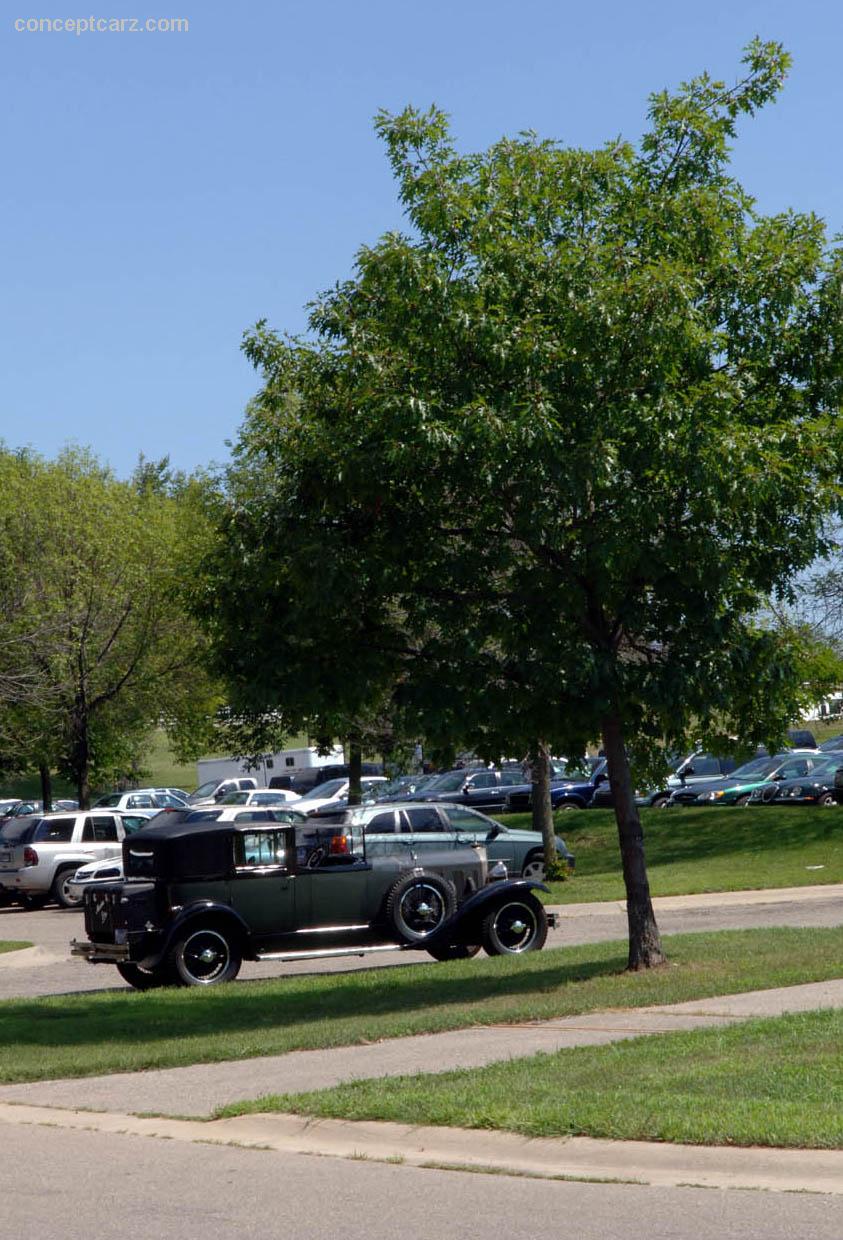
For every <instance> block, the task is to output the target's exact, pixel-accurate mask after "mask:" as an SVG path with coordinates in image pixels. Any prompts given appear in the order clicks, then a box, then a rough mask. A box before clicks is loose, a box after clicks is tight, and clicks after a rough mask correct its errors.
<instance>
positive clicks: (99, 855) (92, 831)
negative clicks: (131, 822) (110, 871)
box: [81, 813, 125, 861]
mask: <svg viewBox="0 0 843 1240" xmlns="http://www.w3.org/2000/svg"><path fill="white" fill-rule="evenodd" d="M124 834H125V833H124V831H123V824H122V823H121V822H120V821H119V820H118V819H117V818H116V817H115V815H114V814H96V813H91V814H87V815H86V817H85V821H84V822H83V824H82V832H81V843H82V846H83V848H84V850H85V852H86V853H89V854H90V855H91V857H95V858H96V860H97V861H100V860H102V859H104V858H105V857H119V856H120V855H121V853H122V851H123V846H122V841H123V838H124Z"/></svg>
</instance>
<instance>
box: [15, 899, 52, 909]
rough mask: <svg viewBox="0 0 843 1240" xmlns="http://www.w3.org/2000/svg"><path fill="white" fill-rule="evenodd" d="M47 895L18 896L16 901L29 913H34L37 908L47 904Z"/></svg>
mask: <svg viewBox="0 0 843 1240" xmlns="http://www.w3.org/2000/svg"><path fill="white" fill-rule="evenodd" d="M49 899H50V897H49V896H19V897H18V902H19V903H20V904H21V905H22V906H23V907H24V908H25V909H26V910H27V911H28V912H30V913H36V912H38V910H39V909H42V908H44V906H45V905H46V904H47V902H48V900H49Z"/></svg>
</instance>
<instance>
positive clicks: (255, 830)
mask: <svg viewBox="0 0 843 1240" xmlns="http://www.w3.org/2000/svg"><path fill="white" fill-rule="evenodd" d="M233 847H234V877H233V878H232V880H231V887H230V890H231V907H232V908H233V909H234V911H235V912H236V913H239V914H240V916H241V917H242V918H243V920H244V921H245V922H246V924H247V926H248V927H249V929H250V930H251V932H252V934H253V935H255V937H256V938H258V939H271V938H276V937H280V936H283V935H285V934H289V933H290V932H291V931H293V930H295V928H296V883H295V878H294V874H295V839H294V836H293V830H292V828H291V827H285V826H281V825H279V824H277V823H275V824H272V823H269V822H266V821H262V822H248V823H246V824H245V825H244V827H243V829H242V830H238V831H237V832H236V833H235V836H234V845H233Z"/></svg>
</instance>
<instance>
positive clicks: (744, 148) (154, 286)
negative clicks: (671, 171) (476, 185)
mask: <svg viewBox="0 0 843 1240" xmlns="http://www.w3.org/2000/svg"><path fill="white" fill-rule="evenodd" d="M3 8H4V14H3V16H2V18H0V58H1V60H0V69H2V82H3V86H2V90H3V91H4V93H5V98H4V100H3V109H2V114H3V124H4V127H5V133H4V135H3V144H2V150H3V154H4V163H5V174H4V176H3V179H2V189H0V194H2V198H3V217H4V226H3V229H2V242H0V246H2V249H1V250H0V258H1V259H2V279H3V287H4V293H5V296H4V298H3V303H2V310H0V314H2V325H1V326H0V348H2V360H0V374H2V390H0V438H2V439H3V440H5V442H6V443H7V444H8V445H11V446H20V445H24V444H29V445H31V446H33V447H34V448H36V449H38V450H39V451H41V452H43V453H45V454H47V455H52V454H54V453H55V452H57V451H58V450H59V449H60V447H61V446H62V444H63V443H65V442H67V441H75V442H77V443H82V444H89V445H90V446H92V447H93V448H94V449H95V450H96V451H97V452H98V453H99V455H100V456H101V457H103V458H104V459H105V460H107V461H109V462H111V464H112V465H113V466H114V467H115V469H116V470H117V471H118V472H119V473H121V474H125V473H127V472H128V471H129V470H130V469H131V468H132V465H133V464H134V462H135V460H136V458H137V455H138V453H139V452H140V451H143V452H144V453H145V454H146V455H147V456H161V455H163V454H165V453H169V454H170V455H171V457H172V459H173V461H174V463H175V464H177V465H178V466H180V467H183V468H188V469H189V468H193V467H194V466H197V465H202V464H205V463H207V462H208V461H210V460H222V459H224V458H225V456H226V449H225V440H226V439H227V438H230V437H232V436H233V435H235V434H236V431H237V427H238V425H239V423H240V420H241V416H242V411H243V407H244V405H245V403H246V401H247V400H248V398H249V396H250V394H251V393H252V392H253V391H254V389H255V386H256V380H255V376H254V374H253V372H252V371H251V370H250V368H249V367H248V365H247V364H246V362H245V360H244V359H243V358H242V356H241V354H240V352H239V344H240V338H241V335H242V332H243V330H244V329H245V328H246V327H247V326H248V325H250V324H251V323H253V322H254V321H255V320H256V319H257V318H260V317H266V318H268V319H269V321H270V322H271V324H272V325H273V326H275V327H277V328H279V329H287V330H292V331H298V330H301V328H302V327H303V325H304V310H303V307H304V305H305V303H306V302H307V301H308V300H309V299H310V298H311V297H312V296H313V295H314V294H315V293H316V292H318V291H319V290H320V289H323V288H325V287H327V286H328V285H330V284H331V283H333V281H334V280H335V279H337V278H340V277H343V276H345V275H347V274H348V272H349V271H350V268H351V264H352V262H353V257H354V253H355V250H356V248H357V247H358V246H359V245H360V244H361V243H362V242H364V241H372V240H374V239H375V238H376V237H377V236H378V235H379V234H380V233H381V232H382V231H383V230H384V229H386V228H390V227H394V226H395V225H396V224H398V223H399V222H400V212H399V209H398V207H397V205H396V200H395V195H394V191H393V186H392V183H391V179H390V175H389V172H388V169H387V166H386V162H385V159H384V158H383V154H382V151H381V149H380V147H379V145H378V143H377V141H376V139H375V138H374V135H373V132H372V125H371V119H372V116H373V114H374V113H375V112H376V110H377V109H378V108H379V107H387V108H390V109H392V110H398V109H399V108H401V107H402V106H403V105H404V104H406V103H415V104H417V105H419V106H427V105H428V104H430V103H431V102H436V103H437V104H439V105H440V106H442V107H444V108H445V109H446V110H447V111H449V112H450V113H451V115H452V117H453V124H454V129H455V133H456V135H457V137H458V141H459V143H460V145H461V146H463V147H464V148H465V149H474V148H478V147H482V146H486V145H488V143H490V142H492V141H494V140H495V139H496V138H498V137H499V136H500V135H501V134H502V133H505V132H508V133H514V132H516V131H518V130H520V129H525V128H531V129H535V130H537V131H538V132H539V133H540V134H541V135H542V136H548V137H554V138H558V139H561V140H564V141H565V142H568V143H571V144H574V145H584V146H589V145H597V144H599V143H601V142H603V141H604V140H606V139H608V138H610V137H613V136H615V135H617V134H623V135H624V136H625V137H628V138H637V136H638V135H639V133H640V131H641V128H642V126H643V123H644V113H645V107H646V97H647V94H648V93H649V92H650V91H651V90H653V89H657V88H660V87H663V86H670V85H675V84H676V83H677V82H678V81H680V80H681V79H683V78H687V77H690V76H692V75H693V74H695V73H696V72H698V71H699V70H701V69H703V68H707V69H709V70H710V71H711V72H713V73H714V74H716V75H717V76H723V77H726V78H727V79H732V78H733V77H734V75H735V74H736V72H737V70H738V60H739V55H740V49H741V47H742V46H743V44H745V43H746V42H747V41H748V40H749V39H750V38H751V37H752V36H753V35H754V34H756V33H758V34H760V35H761V36H762V37H764V38H775V39H780V40H781V41H783V42H784V43H785V45H786V46H787V47H788V48H789V50H790V51H791V52H792V53H793V55H794V57H795V64H794V68H793V71H792V74H791V78H790V80H789V83H788V86H787V88H786V91H785V93H784V95H783V96H782V98H781V99H780V101H779V102H778V104H776V105H775V106H774V107H772V108H770V109H769V110H768V111H766V112H765V113H764V114H763V115H762V116H760V117H759V118H756V120H755V121H753V122H750V123H749V124H748V125H746V126H744V134H743V136H742V139H741V142H740V144H739V147H738V149H737V152H736V160H735V163H736V168H737V171H738V173H739V175H740V176H741V178H742V179H743V180H744V182H745V183H746V184H747V186H748V188H749V189H750V190H751V191H752V192H753V193H754V194H755V195H756V196H757V198H758V199H759V202H760V205H761V206H762V207H763V208H764V209H765V210H768V211H773V210H778V209H781V208H784V207H787V206H794V207H796V208H799V209H813V210H816V211H817V212H819V213H820V214H821V215H824V216H825V217H826V219H827V220H828V222H829V225H830V227H831V229H832V231H838V230H841V227H843V192H842V191H843V163H841V159H840V145H841V144H840V132H841V119H843V75H841V73H840V69H839V65H840V46H841V35H843V9H841V7H840V5H839V3H837V2H836V0H802V2H801V3H798V4H795V3H793V0H788V2H787V3H785V2H784V0H763V2H762V0H756V2H750V3H746V2H741V0H737V2H736V0H709V2H708V3H705V4H696V5H693V6H692V5H690V4H688V3H687V0H684V2H683V0H674V2H673V3H670V2H669V0H625V2H624V3H619V2H618V0H604V3H602V4H600V3H593V4H582V3H581V2H579V0H578V2H577V3H570V2H569V0H568V2H566V0H520V2H519V3H515V0H483V2H480V0H448V2H446V0H426V3H424V4H413V5H411V4H407V3H401V0H321V2H320V0H310V2H309V3H304V2H302V0H248V3H244V2H242V0H241V3H239V4H237V3H234V2H233V0H232V2H229V3H221V2H220V0H203V2H202V3H197V2H196V0H168V4H167V6H166V7H165V8H163V9H162V8H160V7H157V6H154V5H153V4H152V3H149V4H145V3H144V0H133V3H132V4H131V5H130V6H128V7H127V6H126V5H125V4H123V3H120V2H119V0H108V3H103V4H102V5H99V0H85V4H84V5H80V4H76V3H74V2H73V0H50V3H49V4H47V2H46V0H28V3H27V4H26V5H25V6H24V5H22V4H17V3H15V4H5V5H4V6H3ZM83 10H84V12H83ZM91 14H93V15H94V16H95V17H96V16H103V17H112V16H119V15H121V14H122V15H125V16H128V15H133V16H136V17H139V18H141V19H145V18H147V17H161V16H168V17H187V18H188V19H189V23H190V29H189V31H188V33H185V34H164V33H146V32H145V33H138V34H131V33H128V32H127V33H124V34H116V33H101V34H96V33H84V34H81V35H75V34H68V33H64V32H62V33H42V34H32V33H17V32H16V31H15V30H14V25H13V23H14V19H15V18H16V17H18V16H28V17H31V16H45V17H46V16H49V17H58V16H62V17H77V16H79V17H88V16H90V15H91Z"/></svg>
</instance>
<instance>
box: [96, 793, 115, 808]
mask: <svg viewBox="0 0 843 1240" xmlns="http://www.w3.org/2000/svg"><path fill="white" fill-rule="evenodd" d="M119 804H120V794H119V792H115V793H112V795H111V796H108V797H100V799H99V800H98V801H95V802H94V809H107V808H108V806H110V805H119Z"/></svg>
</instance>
